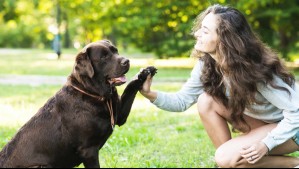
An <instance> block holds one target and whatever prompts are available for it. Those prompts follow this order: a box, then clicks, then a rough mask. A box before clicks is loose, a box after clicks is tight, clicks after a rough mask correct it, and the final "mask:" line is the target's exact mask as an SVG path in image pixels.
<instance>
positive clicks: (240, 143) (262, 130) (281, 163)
mask: <svg viewBox="0 0 299 169" xmlns="http://www.w3.org/2000/svg"><path fill="white" fill-rule="evenodd" d="M276 125H277V124H268V125H264V126H262V127H259V128H256V129H253V130H251V132H249V133H248V134H244V135H242V136H239V137H236V138H233V139H231V140H229V141H227V142H226V143H224V144H223V145H221V146H220V147H219V148H218V149H217V151H216V155H215V160H216V163H217V164H218V165H219V166H220V167H233V168H236V167H259V168H264V167H272V168H274V167H279V168H287V167H288V168H289V167H295V166H297V165H299V159H298V158H295V157H288V156H283V155H285V154H289V153H292V152H294V151H297V150H299V147H298V145H297V144H296V143H295V142H294V141H293V140H289V141H287V142H286V143H284V144H282V145H280V146H278V147H276V148H274V149H273V150H272V151H271V152H270V154H269V155H268V156H265V157H264V158H262V159H261V160H259V161H258V162H257V163H255V164H249V163H248V162H247V161H246V160H245V159H244V158H242V157H241V154H240V151H241V150H242V148H243V147H244V146H247V145H252V144H254V143H257V142H260V141H261V140H262V139H263V138H265V137H266V135H267V133H268V132H270V131H271V130H272V129H273V128H275V127H276Z"/></svg>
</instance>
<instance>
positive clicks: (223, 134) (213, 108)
mask: <svg viewBox="0 0 299 169" xmlns="http://www.w3.org/2000/svg"><path fill="white" fill-rule="evenodd" d="M197 109H198V112H199V115H200V118H201V121H202V123H203V125H204V127H205V130H206V131H207V133H208V135H209V137H210V139H211V141H212V143H213V145H214V147H215V148H218V147H219V146H220V145H222V144H223V143H225V142H227V141H228V140H230V139H231V133H230V129H229V127H228V123H227V122H230V114H231V113H229V111H228V110H227V109H226V108H225V106H223V105H222V104H221V103H220V102H218V101H216V100H214V99H213V97H211V96H210V95H208V94H207V93H203V94H202V95H200V96H199V98H198V102H197ZM244 118H245V120H246V121H247V122H248V124H249V125H250V126H251V127H252V129H254V128H257V127H260V126H263V125H265V124H266V123H264V122H262V121H259V120H256V119H253V118H251V117H248V116H244Z"/></svg>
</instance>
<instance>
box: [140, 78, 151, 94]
mask: <svg viewBox="0 0 299 169" xmlns="http://www.w3.org/2000/svg"><path fill="white" fill-rule="evenodd" d="M152 80H153V78H152V77H151V75H148V76H147V78H146V81H145V82H144V83H143V85H142V88H141V89H140V93H141V94H142V95H147V94H148V93H150V92H151V86H152Z"/></svg>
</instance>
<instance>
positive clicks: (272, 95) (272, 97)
mask: <svg viewBox="0 0 299 169" xmlns="http://www.w3.org/2000/svg"><path fill="white" fill-rule="evenodd" d="M274 81H275V84H277V85H278V86H281V87H285V88H286V89H288V91H289V92H290V94H289V93H288V92H286V91H284V90H279V89H275V88H273V87H272V86H271V85H269V84H267V85H265V84H259V85H258V90H259V92H260V93H261V94H262V95H263V96H264V97H265V98H266V99H267V100H268V101H269V102H270V103H271V104H273V105H274V106H276V107H277V108H278V109H280V110H282V113H283V117H284V118H283V119H282V120H281V121H280V122H279V123H278V125H277V127H275V128H274V129H273V130H272V131H270V132H269V133H268V135H267V136H266V137H265V138H264V139H263V140H262V142H264V143H265V144H266V146H267V147H268V148H269V150H272V149H273V148H274V147H276V146H278V145H280V144H282V143H284V142H286V141H287V140H289V139H290V138H292V137H293V136H294V135H295V134H296V133H297V132H299V88H298V85H297V84H295V85H294V86H293V87H290V86H289V85H287V84H286V83H284V81H283V80H282V79H280V78H279V77H277V76H274Z"/></svg>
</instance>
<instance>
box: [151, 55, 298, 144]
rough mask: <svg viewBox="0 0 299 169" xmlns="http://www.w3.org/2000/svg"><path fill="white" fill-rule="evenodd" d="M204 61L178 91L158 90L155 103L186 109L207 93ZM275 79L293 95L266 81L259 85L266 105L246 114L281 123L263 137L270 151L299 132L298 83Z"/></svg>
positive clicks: (199, 63) (254, 108)
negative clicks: (291, 85) (204, 83)
mask: <svg viewBox="0 0 299 169" xmlns="http://www.w3.org/2000/svg"><path fill="white" fill-rule="evenodd" d="M202 68H203V62H202V61H199V62H198V63H197V64H196V65H195V66H194V68H193V70H192V72H191V77H190V78H189V79H188V81H187V82H186V83H185V84H184V85H183V87H182V88H181V90H180V91H178V92H176V93H165V92H157V99H156V100H155V101H154V102H153V104H154V105H156V106H157V107H158V108H160V109H163V110H166V111H172V112H183V111H185V110H187V109H188V108H189V107H191V106H192V105H193V104H195V103H196V102H197V99H198V97H199V95H201V94H202V93H203V92H204V87H203V84H202V82H201V81H200V76H201V73H202ZM274 82H275V83H276V84H277V85H278V86H281V87H285V88H287V89H288V90H289V91H290V93H291V94H290V95H289V94H288V93H287V92H286V91H284V90H279V89H275V88H273V87H271V86H270V85H266V84H258V93H257V94H256V99H257V100H258V101H261V102H262V103H263V104H262V105H261V104H253V105H251V107H250V110H251V111H249V110H247V109H246V110H245V112H244V113H245V114H246V115H248V116H250V117H253V118H256V119H259V120H262V121H265V122H267V123H278V125H277V127H276V128H274V129H273V130H272V131H271V132H269V133H268V135H267V136H266V137H265V138H264V139H263V140H262V141H263V142H264V143H265V144H266V146H267V147H268V148H269V150H272V149H273V148H274V147H276V146H278V145H280V144H282V143H284V142H286V141H287V140H289V139H291V138H292V137H293V136H294V135H295V134H296V133H297V132H299V87H298V85H297V84H295V85H294V86H293V87H292V88H291V87H290V86H288V85H287V84H286V83H285V82H283V81H282V79H280V78H279V77H278V76H274Z"/></svg>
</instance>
